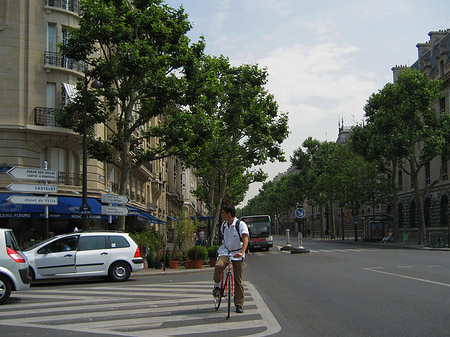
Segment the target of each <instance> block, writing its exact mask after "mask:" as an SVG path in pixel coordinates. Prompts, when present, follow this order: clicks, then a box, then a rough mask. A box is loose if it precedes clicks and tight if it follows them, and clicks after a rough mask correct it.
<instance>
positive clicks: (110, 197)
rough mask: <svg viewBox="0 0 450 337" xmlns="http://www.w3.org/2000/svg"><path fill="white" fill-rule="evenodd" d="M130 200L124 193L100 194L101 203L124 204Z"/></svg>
mask: <svg viewBox="0 0 450 337" xmlns="http://www.w3.org/2000/svg"><path fill="white" fill-rule="evenodd" d="M128 201H130V200H129V199H128V197H127V196H126V195H117V194H111V193H104V194H102V204H118V205H125V204H127V203H128Z"/></svg>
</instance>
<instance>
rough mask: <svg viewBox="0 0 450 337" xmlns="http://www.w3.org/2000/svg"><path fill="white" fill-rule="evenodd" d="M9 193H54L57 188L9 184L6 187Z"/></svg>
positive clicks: (52, 186)
mask: <svg viewBox="0 0 450 337" xmlns="http://www.w3.org/2000/svg"><path fill="white" fill-rule="evenodd" d="M6 188H7V189H8V190H9V191H14V192H29V193H56V192H58V186H55V185H33V184H9V185H8V186H6Z"/></svg>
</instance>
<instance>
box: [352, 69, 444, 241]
mask: <svg viewBox="0 0 450 337" xmlns="http://www.w3.org/2000/svg"><path fill="white" fill-rule="evenodd" d="M440 92H441V82H439V81H433V80H431V79H430V78H429V77H428V76H426V75H422V74H421V73H420V72H419V71H418V70H415V69H407V70H405V71H404V72H403V73H402V74H401V75H400V76H399V78H398V80H397V82H396V83H395V84H392V83H388V84H386V85H385V87H384V88H383V89H382V90H380V91H379V92H378V93H376V94H373V95H372V96H371V97H370V99H369V101H368V103H367V105H366V107H365V112H366V118H367V126H366V127H367V128H368V131H367V132H366V135H362V136H361V138H364V137H365V138H366V140H367V141H366V143H365V144H367V145H368V146H369V150H368V151H369V152H368V153H369V154H371V155H374V156H379V157H381V158H385V159H387V160H390V161H391V163H392V168H393V172H392V179H393V180H392V181H393V184H395V180H394V179H395V174H396V164H397V163H398V164H399V165H400V166H401V168H402V169H403V171H404V172H406V173H407V174H408V175H410V176H411V179H412V182H413V184H414V192H415V198H416V203H417V205H418V207H417V211H418V228H419V242H423V241H424V240H425V237H426V229H425V220H424V213H423V207H422V195H421V191H420V186H419V179H418V174H419V172H420V169H421V168H422V167H424V165H425V164H426V163H428V162H429V161H431V160H432V159H433V158H434V157H436V156H437V155H440V154H442V153H443V151H444V146H445V144H446V134H447V133H448V129H446V125H447V123H448V122H447V120H448V116H440V117H441V118H439V116H437V114H436V111H435V110H434V109H433V108H432V103H433V101H434V100H435V99H436V98H438V97H439V95H440ZM366 127H364V128H366ZM405 164H406V165H405ZM394 195H396V193H394ZM394 202H395V203H394V207H393V209H394V212H395V211H396V209H397V207H396V206H397V201H396V199H395V200H394ZM397 228H398V224H395V225H394V235H395V234H396V230H397ZM397 235H398V232H397Z"/></svg>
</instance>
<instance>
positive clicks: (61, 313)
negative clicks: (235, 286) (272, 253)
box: [0, 281, 281, 337]
mask: <svg viewBox="0 0 450 337" xmlns="http://www.w3.org/2000/svg"><path fill="white" fill-rule="evenodd" d="M211 284H212V283H211V282H210V281H198V282H177V283H165V284H138V285H131V284H130V286H129V287H127V286H125V285H124V286H114V285H105V286H100V287H89V286H88V287H83V288H80V287H77V286H75V287H73V288H70V289H69V288H58V287H56V288H51V289H50V288H37V289H36V288H32V289H30V290H29V291H26V292H21V293H20V295H18V296H19V297H20V298H21V299H22V301H23V302H22V303H11V305H8V308H9V309H11V310H9V311H5V312H0V320H1V321H2V324H6V325H13V326H22V327H24V328H46V329H59V330H67V331H77V332H86V333H104V334H108V335H111V334H113V335H116V336H131V337H153V336H155V337H156V336H157V337H160V336H175V335H179V336H182V335H190V336H192V335H197V334H201V333H210V334H223V333H227V332H230V333H231V334H232V333H233V332H235V331H241V330H242V327H243V326H245V327H246V328H247V329H248V330H247V334H248V335H249V336H255V337H259V336H269V335H271V334H275V333H277V332H279V331H280V330H281V327H280V325H279V324H278V322H277V320H276V319H275V317H274V316H273V314H272V313H271V311H270V310H269V308H268V307H267V305H266V304H265V302H264V300H263V298H262V297H261V295H260V294H259V292H258V291H257V289H256V288H255V286H254V285H253V284H251V283H250V282H244V286H245V297H246V301H245V305H246V308H245V312H244V314H234V315H232V317H231V319H230V320H226V319H225V318H226V305H225V303H223V305H222V306H221V307H220V309H219V310H218V311H216V310H214V308H213V305H212V296H211ZM18 310H20V313H21V314H20V318H19V317H18V316H17V311H18ZM252 333H254V334H252Z"/></svg>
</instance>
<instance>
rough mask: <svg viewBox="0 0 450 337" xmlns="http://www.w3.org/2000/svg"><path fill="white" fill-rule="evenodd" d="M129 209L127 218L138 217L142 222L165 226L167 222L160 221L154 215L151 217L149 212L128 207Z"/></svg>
mask: <svg viewBox="0 0 450 337" xmlns="http://www.w3.org/2000/svg"><path fill="white" fill-rule="evenodd" d="M127 208H128V215H127V216H137V217H138V218H140V219H141V220H144V221H148V222H152V223H158V224H163V223H165V221H163V220H160V219H158V218H157V217H155V216H154V215H151V214H150V213H149V212H146V211H144V210H141V209H139V208H137V207H134V206H130V205H127Z"/></svg>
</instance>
